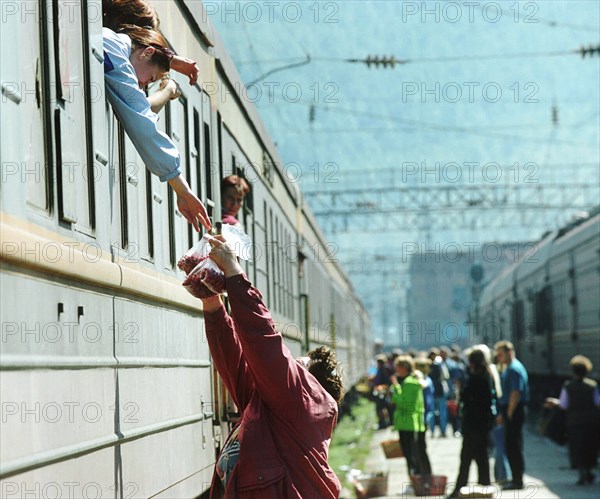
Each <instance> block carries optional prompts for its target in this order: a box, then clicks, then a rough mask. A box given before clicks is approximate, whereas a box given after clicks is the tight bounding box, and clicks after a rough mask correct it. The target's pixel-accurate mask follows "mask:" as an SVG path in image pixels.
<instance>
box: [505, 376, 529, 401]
mask: <svg viewBox="0 0 600 499" xmlns="http://www.w3.org/2000/svg"><path fill="white" fill-rule="evenodd" d="M506 375H507V388H508V390H507V391H508V393H507V395H508V398H509V399H510V394H511V392H513V391H515V390H517V391H518V392H519V393H520V394H521V395H524V393H525V391H526V386H525V379H524V378H523V376H521V374H520V373H519V372H518V371H517V370H516V369H509V370H508V372H507V373H506Z"/></svg>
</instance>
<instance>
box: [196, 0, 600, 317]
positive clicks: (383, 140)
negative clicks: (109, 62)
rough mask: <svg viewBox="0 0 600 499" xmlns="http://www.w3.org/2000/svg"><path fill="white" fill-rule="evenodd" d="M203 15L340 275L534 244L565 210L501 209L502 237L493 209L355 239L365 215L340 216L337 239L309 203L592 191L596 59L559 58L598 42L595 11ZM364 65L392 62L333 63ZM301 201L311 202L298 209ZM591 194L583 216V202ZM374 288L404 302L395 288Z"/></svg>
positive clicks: (491, 6)
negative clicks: (430, 256) (544, 189)
mask: <svg viewBox="0 0 600 499" xmlns="http://www.w3.org/2000/svg"><path fill="white" fill-rule="evenodd" d="M204 4H205V8H206V10H207V12H208V13H209V14H210V18H211V22H212V23H213V24H214V25H215V27H216V29H217V30H218V31H219V33H220V35H221V36H222V38H223V39H224V41H225V45H226V48H227V49H228V51H229V53H230V55H231V57H232V59H233V61H234V62H235V64H236V66H237V68H238V71H239V73H240V75H241V77H242V80H243V81H244V82H245V83H246V84H247V85H248V84H249V83H251V82H255V83H254V84H253V85H250V86H249V87H248V89H247V98H248V100H251V101H253V102H254V105H255V106H256V108H257V109H258V111H259V114H260V116H261V118H262V119H263V121H264V123H265V125H266V128H267V130H268V131H269V133H270V134H271V136H272V138H273V140H274V142H275V143H276V144H277V147H278V150H279V153H280V155H281V157H282V159H283V162H284V168H286V170H285V171H286V172H289V174H290V176H291V177H294V178H295V179H297V181H298V182H300V184H301V187H302V190H303V192H305V193H307V195H308V196H309V200H311V202H312V203H314V204H313V205H312V206H313V210H314V211H315V213H317V215H318V219H319V221H320V223H321V227H322V228H323V230H324V233H325V235H326V237H327V238H328V241H331V242H332V243H333V244H334V245H335V247H336V252H337V255H338V256H339V259H340V261H341V262H342V264H344V263H345V262H346V263H348V262H350V263H349V264H352V263H356V261H357V260H358V261H360V260H361V259H362V260H365V259H369V258H373V256H374V255H382V254H383V255H389V254H394V253H398V251H399V248H400V247H401V245H402V244H406V242H407V241H408V242H415V243H418V244H422V243H423V242H425V244H428V245H430V246H432V247H435V245H436V244H438V245H442V246H443V245H444V244H448V243H449V242H453V243H456V244H458V245H459V246H460V245H461V244H462V243H464V242H466V241H470V242H472V241H479V242H481V243H482V244H483V243H485V242H490V241H528V240H537V239H538V238H539V237H540V235H541V234H542V233H543V232H545V231H546V230H548V229H552V228H556V227H557V226H560V225H562V224H564V223H565V221H568V220H569V219H570V218H571V216H572V214H573V212H575V211H578V210H576V209H574V208H571V207H570V206H567V207H565V208H564V209H561V210H554V211H548V212H546V213H545V214H543V213H539V212H528V211H527V209H526V208H523V209H522V210H520V211H512V212H506V213H505V214H504V218H506V219H507V220H508V221H509V224H508V225H509V226H507V227H505V228H495V227H493V224H491V223H490V222H491V221H492V219H493V218H494V217H498V216H499V215H501V214H499V213H498V212H493V211H488V212H486V213H481V214H479V215H478V216H476V217H475V218H476V222H473V221H472V218H473V215H472V214H471V215H469V214H468V213H465V216H466V218H467V219H468V220H471V221H469V222H465V223H464V224H461V223H456V224H453V223H448V222H447V221H446V218H445V217H444V214H443V212H435V211H433V209H434V208H435V207H434V206H432V207H431V208H432V211H431V212H428V211H427V209H426V210H425V211H423V210H421V211H420V212H419V213H420V215H421V218H420V219H419V220H420V222H419V223H415V224H412V222H411V223H408V225H410V227H409V228H403V229H401V230H400V229H398V227H399V226H401V225H403V224H397V223H396V224H395V223H394V220H396V221H397V220H399V217H404V214H403V213H402V212H398V213H392V214H389V213H388V214H379V215H378V214H373V215H371V216H370V220H372V221H373V223H374V225H373V226H374V227H376V230H374V231H372V232H371V233H369V231H368V230H367V231H365V230H364V227H363V226H362V225H361V224H359V223H358V220H363V221H364V220H365V219H364V218H356V217H354V218H353V217H352V216H351V217H349V218H348V219H347V221H348V222H349V226H350V227H352V228H353V230H350V231H345V229H343V228H342V227H343V226H342V225H341V223H340V222H339V220H340V219H335V220H334V219H333V218H331V216H328V215H327V213H324V212H327V205H328V203H329V202H330V198H329V197H323V193H331V192H344V191H349V190H351V191H353V192H354V191H355V190H357V189H358V190H361V189H362V190H364V189H373V190H379V191H382V192H383V193H387V194H393V193H395V192H396V190H399V191H398V192H399V194H398V195H399V196H406V192H407V191H406V189H407V188H415V191H417V190H420V191H419V192H423V189H427V191H426V192H429V193H434V192H438V191H439V190H441V189H444V188H449V187H452V188H455V189H461V188H464V189H465V191H466V189H468V188H473V187H481V188H482V189H485V188H489V189H493V188H498V186H501V187H502V188H504V189H506V191H505V192H506V193H510V192H513V191H515V190H519V189H522V188H533V187H535V186H549V185H556V184H586V185H589V186H590V187H591V188H592V189H596V188H597V187H598V185H600V167H599V165H600V152H599V151H600V143H599V141H600V57H599V56H598V55H595V56H593V57H589V56H588V57H586V58H582V57H581V56H580V55H579V54H575V53H569V52H570V51H573V50H576V49H578V48H579V47H580V46H582V45H583V46H586V47H588V46H590V45H597V44H598V43H600V2H598V1H595V0H594V1H577V0H569V1H558V0H542V1H537V2H528V1H521V2H516V1H512V0H511V1H507V2H505V1H500V2H486V1H473V2H470V1H457V2H441V1H439V2H436V1H433V2H429V1H428V2H422V1H408V2H406V1H405V2H400V1H366V0H355V1H320V2H315V1H300V2H294V1H289V2H288V1H274V2H269V1H255V2H209V1H206V2H204ZM369 55H371V56H376V55H377V56H380V57H381V56H388V57H389V56H392V55H393V56H394V57H395V58H396V59H397V60H407V62H406V63H404V64H397V65H396V66H395V68H383V67H379V68H374V67H371V68H368V67H367V66H366V65H365V64H363V63H349V62H345V61H344V60H345V59H365V58H366V57H367V56H369ZM308 57H310V62H309V63H308V64H304V65H301V66H298V67H293V68H288V69H281V68H284V67H285V66H288V65H290V64H293V63H301V62H303V61H306V60H307V58H308ZM272 70H275V71H274V72H273V73H272V74H270V75H266V76H265V74H266V73H268V72H270V71H272ZM261 78H262V79H261ZM553 107H554V108H555V114H556V118H557V119H556V123H554V122H553V119H552V113H553ZM311 108H312V111H311ZM311 113H312V118H313V119H312V120H311V119H310V117H311ZM496 165H498V166H496ZM427 172H429V173H427ZM402 189H404V190H402ZM435 189H438V191H435ZM580 190H581V189H579V188H574V189H573V191H571V194H572V195H573V196H576V195H577V194H580ZM315 192H319V193H321V195H320V196H317V195H316V194H313V195H312V197H310V195H311V193H315ZM591 193H592V196H591V199H593V200H596V201H595V202H596V204H598V201H597V200H598V190H592V191H591ZM315 196H317V197H315ZM530 196H531V191H527V192H525V193H524V194H523V197H525V198H526V199H527V198H529V197H530ZM552 196H553V195H552V194H550V198H549V199H548V201H549V202H550V201H555V200H554V199H553V197H552ZM369 199H371V198H369ZM390 199H393V198H390V197H387V198H382V201H381V203H382V204H387V206H389V203H392V204H393V201H390ZM526 199H525V200H526ZM588 199H589V197H588ZM525 200H523V201H525ZM407 217H408V215H407ZM469 217H471V218H469ZM490 217H491V218H490ZM523 217H525V218H526V219H527V220H529V221H532V220H536V223H535V224H531V223H524V222H523V220H524V219H523ZM406 220H409V218H406ZM512 220H514V223H512V224H511V223H510V221H512ZM537 220H539V222H537ZM411 224H412V225H411ZM404 225H405V224H404ZM355 229H358V230H355ZM367 240H368V244H365V241H367ZM382 265H384V266H383V267H382V268H381V269H380V270H381V271H386V272H387V271H390V270H391V271H397V270H399V269H397V268H393V269H389V268H386V267H385V263H383V264H382ZM352 278H353V282H354V285H355V288H356V289H357V291H358V292H359V294H361V293H362V294H363V295H367V294H369V293H372V291H373V288H372V281H373V280H372V279H371V280H369V279H366V278H365V276H353V277H352ZM380 291H381V290H380ZM384 291H386V292H390V293H392V294H393V293H396V292H397V293H400V294H399V295H398V296H399V299H403V297H402V290H400V289H399V286H396V287H395V288H394V289H390V290H384ZM375 315H376V314H375ZM372 319H373V322H374V326H375V328H377V327H378V320H379V319H378V317H376V316H373V317H372Z"/></svg>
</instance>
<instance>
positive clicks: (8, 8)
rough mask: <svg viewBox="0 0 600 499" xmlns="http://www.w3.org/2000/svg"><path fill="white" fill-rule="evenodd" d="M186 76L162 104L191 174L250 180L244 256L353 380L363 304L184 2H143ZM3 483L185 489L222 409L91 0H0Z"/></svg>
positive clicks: (165, 493) (364, 337)
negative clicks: (119, 102)
mask: <svg viewBox="0 0 600 499" xmlns="http://www.w3.org/2000/svg"><path fill="white" fill-rule="evenodd" d="M153 4H154V5H155V7H156V9H157V12H158V14H159V16H160V19H161V29H162V31H163V33H164V35H165V36H166V37H167V39H168V40H169V43H170V44H171V45H172V47H173V48H174V49H175V50H176V51H177V52H178V53H181V54H183V55H186V56H188V57H191V58H193V59H194V60H196V61H197V62H198V65H199V67H200V79H201V81H200V84H199V85H197V86H194V87H191V86H189V84H188V82H187V81H185V79H184V78H182V77H181V75H178V74H174V73H173V74H172V77H174V78H176V79H177V80H178V81H179V83H180V85H181V88H182V89H183V95H182V96H181V98H179V99H178V100H177V101H172V102H171V103H169V104H168V105H167V107H166V108H165V109H164V110H163V111H162V112H161V120H160V123H161V126H162V127H163V129H164V130H165V131H166V132H167V133H168V134H169V135H170V136H171V137H172V138H173V140H174V141H175V142H176V144H177V146H178V148H179V150H180V152H181V158H182V168H183V171H184V173H185V176H186V178H187V179H188V181H189V183H190V185H191V186H192V188H193V189H194V190H195V191H196V192H197V193H198V195H199V197H200V198H201V199H202V201H203V202H204V203H205V205H206V206H207V207H208V209H209V211H210V214H211V216H213V217H214V218H216V219H218V218H219V216H220V208H219V207H220V193H219V184H220V179H221V178H222V177H223V176H225V175H228V174H230V173H240V174H242V175H244V176H245V177H246V178H247V179H248V180H249V182H250V183H251V186H252V192H251V194H250V195H249V196H248V197H247V199H246V204H245V208H244V212H243V217H242V220H241V221H242V223H243V224H244V227H245V229H246V231H247V232H248V233H249V235H250V236H251V237H252V239H253V241H254V248H253V253H254V258H253V260H252V261H250V262H247V263H246V264H245V265H246V271H247V273H248V275H249V277H250V279H251V280H253V281H254V282H255V283H256V285H257V287H258V288H259V289H260V290H261V291H262V292H263V295H264V297H265V300H266V302H267V305H268V306H269V308H270V309H271V310H272V312H273V316H274V320H275V322H276V323H277V324H278V325H279V327H280V329H281V330H282V332H283V334H284V336H285V338H286V342H287V343H288V345H289V346H290V348H291V350H292V351H293V352H294V353H298V354H299V353H300V352H302V351H304V350H306V349H307V348H310V347H313V346H314V345H315V344H317V343H319V344H321V343H326V344H330V345H331V346H333V347H336V348H337V350H338V353H339V357H340V358H341V359H342V360H344V361H346V362H347V363H348V368H347V371H346V372H347V382H348V383H352V382H353V381H355V380H356V379H357V378H358V376H360V375H361V374H362V373H364V372H365V371H366V369H367V365H368V360H369V358H368V352H369V350H370V349H369V348H368V344H369V342H370V331H369V321H368V317H367V315H366V313H365V310H364V308H363V307H362V304H361V303H360V301H359V300H358V299H357V298H356V295H355V294H354V292H353V290H352V287H351V285H350V283H349V281H348V279H347V277H346V276H345V275H344V273H343V270H342V269H341V268H340V266H339V265H338V264H337V263H336V262H334V261H329V260H330V259H328V257H327V255H328V254H329V253H328V251H330V244H329V243H328V242H327V241H325V240H324V238H323V237H322V235H321V233H320V231H319V229H318V227H317V224H316V222H315V220H314V218H313V217H312V215H310V212H309V210H308V209H307V208H306V207H305V206H304V204H303V200H302V196H301V193H300V191H299V189H298V187H297V185H296V184H294V183H293V182H290V181H289V179H288V177H287V176H286V175H285V171H283V169H282V168H281V166H280V165H281V160H280V158H279V156H278V154H277V151H276V149H275V147H274V145H273V143H272V141H271V140H270V138H269V135H268V134H267V133H266V131H265V128H264V126H263V124H262V122H261V120H260V118H259V117H258V115H257V113H256V109H255V108H254V107H253V106H252V104H249V103H247V102H244V100H243V99H242V98H241V95H240V89H241V88H243V85H242V82H241V80H240V78H239V76H238V74H237V72H236V70H235V68H234V66H233V64H232V62H231V60H230V58H229V57H228V55H227V52H226V50H225V48H224V47H223V44H222V42H221V40H220V38H219V36H218V33H216V32H215V30H214V29H213V27H212V26H211V24H210V22H209V21H208V19H207V16H206V13H205V12H204V10H203V6H202V3H201V2H198V1H194V0H191V1H184V0H178V1H173V2H153ZM0 33H1V35H0V36H1V40H0V42H1V43H0V47H1V48H0V50H1V51H2V53H1V55H2V68H1V83H2V96H1V98H2V100H1V110H2V112H1V117H0V120H1V122H0V126H1V130H2V147H1V149H0V154H1V166H2V172H1V174H2V182H1V185H0V195H1V201H0V208H1V209H0V217H1V218H0V221H1V224H2V226H1V236H2V244H1V252H0V258H1V269H0V279H1V286H2V293H1V297H0V305H1V309H0V313H1V322H2V342H1V352H0V396H1V405H2V425H1V426H0V445H1V449H0V461H1V462H0V491H1V493H0V495H1V496H2V497H22V496H27V495H28V496H29V497H33V496H35V497H119V498H127V497H178V498H179V497H196V496H199V495H202V494H204V493H205V492H206V490H207V489H208V487H209V485H210V480H211V475H212V470H213V467H214V462H215V456H216V453H218V451H219V448H220V445H221V444H222V442H223V439H224V436H225V435H224V434H225V432H226V431H227V426H228V420H229V418H230V411H231V410H232V409H233V408H232V407H231V404H230V403H229V402H228V399H227V396H226V393H225V392H224V390H223V387H222V386H221V384H220V382H219V381H218V377H217V376H216V373H215V372H214V369H213V366H212V363H211V359H210V355H209V351H208V347H207V343H206V339H205V338H204V337H203V320H202V311H201V306H200V304H199V302H198V300H195V299H193V298H192V297H191V296H190V295H189V294H187V292H186V291H185V290H184V289H183V288H182V287H181V281H182V278H183V274H182V273H181V271H179V270H178V269H177V267H176V262H177V259H178V258H179V256H180V255H181V254H182V253H183V252H185V250H186V249H187V248H188V247H189V246H191V245H192V244H193V243H194V242H195V241H197V240H198V238H199V235H198V234H195V233H194V232H193V231H192V230H191V227H190V226H189V225H188V224H187V222H186V221H185V220H184V218H183V217H182V216H181V214H180V213H179V212H178V211H177V208H176V204H175V199H174V196H173V193H172V192H171V191H170V190H169V189H168V187H167V185H166V184H161V183H160V182H159V181H158V179H157V178H156V177H154V176H152V175H150V174H149V172H148V171H147V170H146V169H145V167H144V165H143V164H142V162H141V160H140V158H139V156H138V154H137V152H136V150H135V148H134V147H133V145H132V144H131V142H130V141H129V139H128V138H127V136H126V135H125V134H124V132H123V129H122V127H121V126H120V124H119V123H118V121H117V120H116V119H115V117H114V115H113V114H112V110H111V108H110V106H109V105H108V103H107V101H106V99H105V96H104V77H103V49H102V10H101V2H100V1H99V0H98V1H86V2H81V1H71V0H69V1H67V0H64V1H61V0H53V1H46V0H40V1H33V0H24V1H15V2H2V30H1V32H0Z"/></svg>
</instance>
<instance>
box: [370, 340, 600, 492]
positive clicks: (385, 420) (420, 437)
mask: <svg viewBox="0 0 600 499" xmlns="http://www.w3.org/2000/svg"><path fill="white" fill-rule="evenodd" d="M571 365H572V366H573V373H574V379H573V381H571V382H568V383H567V384H565V386H564V387H563V390H562V392H561V394H560V399H548V400H547V401H546V406H547V407H554V406H556V407H560V408H561V409H563V410H565V411H566V412H567V426H569V427H571V431H570V432H569V435H570V436H569V446H570V449H571V462H572V464H573V466H574V467H576V468H578V469H579V473H580V475H579V480H578V481H577V484H578V485H584V484H588V483H592V482H593V481H594V478H595V476H594V475H593V473H592V472H591V469H592V468H593V466H594V465H595V462H596V447H595V446H594V445H593V444H590V441H591V442H594V441H597V438H598V436H597V435H596V433H597V432H598V431H599V424H600V423H599V421H600V417H599V415H600V412H598V411H599V410H600V409H599V408H600V391H599V390H598V386H597V385H596V384H595V382H594V381H592V380H590V379H589V378H588V377H587V374H588V373H589V372H590V371H591V369H592V366H591V363H590V361H589V359H587V358H585V357H583V356H576V357H575V358H574V359H573V360H572V361H571ZM369 379H370V384H371V388H372V397H373V399H374V401H375V410H376V413H377V423H378V428H379V429H384V428H387V427H388V426H393V428H394V429H395V430H397V431H398V435H399V442H400V445H401V447H402V450H403V453H404V456H405V458H406V464H407V468H408V472H409V475H411V476H413V475H431V473H432V469H431V463H430V460H429V457H428V455H427V444H426V438H425V436H426V433H427V432H428V433H429V435H430V436H431V438H447V437H448V436H454V437H461V436H462V448H461V452H460V469H459V474H458V477H457V478H456V481H455V487H454V490H453V491H452V492H451V493H450V494H449V495H448V497H451V498H453V497H459V493H460V489H461V487H463V486H466V485H467V483H468V476H469V468H470V465H471V463H472V461H475V463H476V465H477V470H478V480H477V481H478V483H479V484H480V485H482V486H486V485H491V483H492V478H493V479H494V481H495V482H496V483H498V484H500V485H501V486H502V488H503V489H505V490H520V489H523V488H524V482H523V475H524V472H525V460H524V454H523V426H524V423H525V419H526V411H527V404H528V402H529V400H530V393H529V380H528V374H527V370H526V368H525V366H524V365H523V364H522V363H521V362H520V361H519V360H518V359H517V357H516V354H515V348H514V346H513V344H512V343H511V342H509V341H500V342H498V343H497V344H496V345H495V346H494V351H491V350H490V349H489V347H487V346H486V345H475V346H473V347H471V348H469V349H467V350H465V351H461V349H460V348H459V347H458V346H452V347H447V346H440V347H433V348H431V349H430V350H429V351H421V352H417V351H414V350H410V351H408V352H407V353H404V352H402V351H401V350H394V351H393V352H392V353H391V354H390V355H383V354H379V355H378V356H377V357H376V367H374V368H373V369H372V371H371V372H370V378H369ZM576 425H583V426H585V427H586V431H585V432H582V431H575V430H574V428H575V426H576ZM449 427H451V430H449ZM587 436H589V437H587ZM491 449H493V458H494V464H493V467H492V468H490V461H489V453H490V450H491ZM573 454H575V455H576V457H573ZM492 472H493V473H492Z"/></svg>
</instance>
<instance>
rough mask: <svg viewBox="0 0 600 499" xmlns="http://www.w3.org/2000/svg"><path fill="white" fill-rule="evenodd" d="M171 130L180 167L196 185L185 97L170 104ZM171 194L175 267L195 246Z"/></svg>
mask: <svg viewBox="0 0 600 499" xmlns="http://www.w3.org/2000/svg"><path fill="white" fill-rule="evenodd" d="M168 116H169V130H170V136H171V140H173V143H174V144H175V146H176V147H177V150H178V151H179V156H180V167H181V171H182V172H183V174H184V176H185V178H186V179H188V183H189V184H190V186H192V185H194V182H193V177H192V166H191V161H190V159H191V154H190V140H189V135H190V134H189V125H188V106H187V99H186V98H185V96H183V95H182V96H181V97H179V99H177V100H173V101H171V102H169V113H168ZM169 193H170V194H171V199H172V201H171V203H172V204H171V205H170V209H171V210H172V211H173V213H172V214H171V215H170V216H171V218H172V221H173V223H172V226H171V228H172V231H173V236H172V246H171V251H172V261H171V263H172V264H173V266H174V265H175V262H176V259H177V255H182V254H183V253H184V252H185V251H187V249H188V248H189V247H190V246H191V245H192V244H193V239H192V238H193V231H194V229H193V227H192V225H191V224H188V223H187V220H186V219H185V217H184V216H183V215H182V214H181V213H180V212H179V210H177V207H176V203H175V197H176V196H175V195H174V193H173V190H172V189H169Z"/></svg>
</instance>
